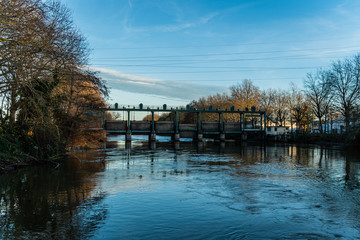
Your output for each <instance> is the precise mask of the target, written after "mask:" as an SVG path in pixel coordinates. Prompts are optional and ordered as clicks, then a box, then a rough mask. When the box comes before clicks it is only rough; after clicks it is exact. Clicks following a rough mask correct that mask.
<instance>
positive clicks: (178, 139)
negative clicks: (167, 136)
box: [173, 133, 180, 142]
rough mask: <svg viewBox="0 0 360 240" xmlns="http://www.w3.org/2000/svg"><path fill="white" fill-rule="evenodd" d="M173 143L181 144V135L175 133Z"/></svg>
mask: <svg viewBox="0 0 360 240" xmlns="http://www.w3.org/2000/svg"><path fill="white" fill-rule="evenodd" d="M173 141H174V142H179V141H180V133H175V134H174V136H173Z"/></svg>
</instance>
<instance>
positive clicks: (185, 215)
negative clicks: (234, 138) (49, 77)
mask: <svg viewBox="0 0 360 240" xmlns="http://www.w3.org/2000/svg"><path fill="white" fill-rule="evenodd" d="M111 140H114V141H115V142H113V143H112V144H108V147H107V148H106V149H102V150H101V149H100V150H96V151H86V152H74V153H71V154H70V156H69V158H68V159H67V160H66V161H64V163H63V164H61V165H60V166H58V167H56V166H43V167H34V168H30V169H24V170H21V171H18V172H16V173H13V174H9V175H4V176H1V177H0V194H1V195H0V211H1V213H0V215H1V218H0V238H2V239H360V238H359V236H360V223H359V219H360V184H359V173H360V157H359V154H358V153H359V152H357V151H354V150H346V151H344V150H342V149H340V148H339V149H336V148H333V149H329V148H322V147H320V146H296V145H263V144H260V145H259V144H258V145H256V144H250V143H248V144H242V145H236V144H232V143H226V144H219V143H211V142H207V143H204V144H200V145H198V144H192V143H184V142H181V143H180V144H176V145H174V144H172V143H161V142H160V143H157V144H156V146H154V145H152V146H149V145H148V144H147V143H141V142H133V143H132V145H131V147H130V148H129V146H126V145H125V143H124V142H121V141H117V140H119V138H118V137H113V138H112V139H111Z"/></svg>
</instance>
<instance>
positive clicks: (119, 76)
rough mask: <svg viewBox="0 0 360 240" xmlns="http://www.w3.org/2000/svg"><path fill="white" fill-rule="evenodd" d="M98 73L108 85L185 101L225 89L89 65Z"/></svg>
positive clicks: (128, 90) (224, 89) (225, 89)
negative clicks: (146, 76)
mask: <svg viewBox="0 0 360 240" xmlns="http://www.w3.org/2000/svg"><path fill="white" fill-rule="evenodd" d="M90 69H91V70H93V71H97V72H99V73H100V76H101V77H102V78H103V79H104V80H106V81H107V82H108V84H109V86H110V87H112V88H114V89H119V90H123V91H127V92H133V93H143V94H152V95H157V96H159V97H167V98H178V99H182V100H186V101H191V100H194V99H198V98H200V97H203V96H207V95H210V94H215V93H219V92H225V91H227V88H225V87H219V86H209V85H202V84H195V83H191V82H185V81H184V82H182V81H169V80H161V79H155V78H145V77H141V76H136V75H131V74H126V73H122V72H118V71H116V70H112V69H106V68H98V67H90Z"/></svg>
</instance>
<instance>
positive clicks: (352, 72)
mask: <svg viewBox="0 0 360 240" xmlns="http://www.w3.org/2000/svg"><path fill="white" fill-rule="evenodd" d="M330 84H331V88H332V93H333V94H334V102H335V105H336V106H337V108H338V110H339V111H340V112H341V114H342V115H343V116H344V118H345V127H346V131H347V132H349V131H350V122H351V118H352V116H353V114H354V113H355V110H356V106H357V105H358V104H359V96H360V55H356V56H354V57H353V58H351V59H345V60H344V61H340V60H339V61H337V62H334V63H333V64H332V68H331V76H330Z"/></svg>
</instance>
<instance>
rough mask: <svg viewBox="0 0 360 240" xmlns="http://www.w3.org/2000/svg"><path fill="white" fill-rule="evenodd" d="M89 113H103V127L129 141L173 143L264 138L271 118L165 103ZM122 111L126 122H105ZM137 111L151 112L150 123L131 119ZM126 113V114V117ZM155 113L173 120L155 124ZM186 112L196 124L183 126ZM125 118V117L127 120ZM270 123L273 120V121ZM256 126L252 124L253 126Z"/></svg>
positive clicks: (262, 114) (249, 112)
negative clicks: (168, 140) (209, 117)
mask: <svg viewBox="0 0 360 240" xmlns="http://www.w3.org/2000/svg"><path fill="white" fill-rule="evenodd" d="M87 111H88V112H89V111H92V112H94V111H96V112H101V113H102V128H103V129H104V130H106V131H107V132H108V133H110V134H122V135H125V136H126V138H125V139H126V141H131V136H132V135H148V136H149V141H156V136H157V135H159V136H171V137H172V140H173V141H175V142H176V141H180V138H192V139H193V140H194V141H199V142H201V141H203V139H204V138H213V139H218V140H220V141H226V140H243V141H244V140H246V139H247V136H248V135H249V134H251V135H260V136H261V135H264V134H265V129H266V120H267V119H269V118H268V117H267V115H266V112H265V111H256V110H255V107H252V108H251V110H248V109H245V110H240V109H238V110H235V108H234V107H233V106H231V108H230V109H225V110H222V109H213V108H212V106H209V107H208V109H194V108H191V107H190V105H187V106H186V108H167V106H166V104H164V105H163V106H162V108H160V107H157V108H150V107H147V108H143V104H140V105H139V107H138V108H135V107H133V108H131V107H122V108H121V107H120V108H119V107H118V104H115V105H114V107H109V108H101V109H87ZM113 111H115V112H116V111H122V112H124V115H125V116H127V118H126V119H123V120H106V117H105V116H106V114H107V112H113ZM134 112H143V113H150V114H151V120H149V121H135V120H131V119H130V117H131V115H132V114H133V113H134ZM125 113H126V114H125ZM156 113H172V118H173V120H172V121H156V120H155V117H154V116H155V114H156ZM184 113H191V114H195V115H196V116H195V119H196V122H195V123H181V122H180V121H179V119H180V118H179V115H180V114H184ZM206 114H217V116H218V117H217V121H203V120H202V119H204V118H205V116H206ZM225 114H232V115H233V116H236V117H233V119H237V121H236V122H227V121H224V115H225ZM125 116H124V117H125ZM251 120H252V121H253V122H256V125H255V127H249V124H247V123H249V122H250V121H251ZM270 120H271V119H270ZM251 126H253V125H251Z"/></svg>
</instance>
